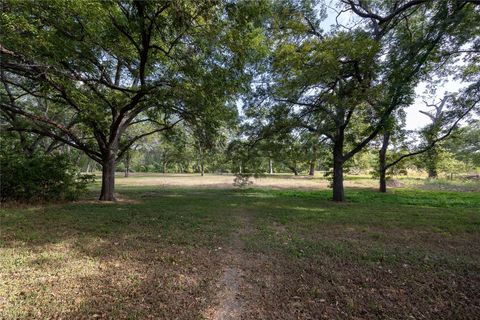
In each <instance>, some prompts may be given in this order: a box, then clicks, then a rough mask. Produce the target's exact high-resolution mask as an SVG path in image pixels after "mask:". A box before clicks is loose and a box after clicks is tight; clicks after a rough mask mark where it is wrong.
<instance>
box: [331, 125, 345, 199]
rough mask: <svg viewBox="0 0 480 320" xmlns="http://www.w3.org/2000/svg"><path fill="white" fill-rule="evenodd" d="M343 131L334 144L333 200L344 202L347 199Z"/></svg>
mask: <svg viewBox="0 0 480 320" xmlns="http://www.w3.org/2000/svg"><path fill="white" fill-rule="evenodd" d="M344 162H345V160H344V159H343V132H340V133H339V134H338V135H337V137H336V140H335V142H334V146H333V182H332V187H333V201H336V202H342V201H344V200H345V192H344V190H343V164H344Z"/></svg>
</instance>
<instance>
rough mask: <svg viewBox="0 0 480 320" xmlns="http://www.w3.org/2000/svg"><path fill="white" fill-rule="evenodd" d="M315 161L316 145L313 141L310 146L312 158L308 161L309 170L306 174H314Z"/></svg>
mask: <svg viewBox="0 0 480 320" xmlns="http://www.w3.org/2000/svg"><path fill="white" fill-rule="evenodd" d="M316 162H317V146H316V144H315V143H313V146H312V159H311V161H310V170H308V175H309V176H312V177H313V176H314V175H315V163H316Z"/></svg>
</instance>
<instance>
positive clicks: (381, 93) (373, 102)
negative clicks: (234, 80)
mask: <svg viewBox="0 0 480 320" xmlns="http://www.w3.org/2000/svg"><path fill="white" fill-rule="evenodd" d="M470 2H472V1H447V0H445V1H405V2H403V3H402V4H399V2H398V1H395V2H392V1H378V2H374V3H372V2H365V1H354V0H345V1H342V3H343V4H344V8H343V10H348V11H351V12H352V13H354V14H355V15H356V16H357V20H358V21H357V23H356V27H352V28H350V29H347V30H341V28H340V27H338V28H335V29H333V30H332V31H331V32H329V33H326V32H322V29H321V27H320V20H321V13H318V12H316V10H315V8H318V5H317V4H316V3H313V4H312V3H310V2H307V3H306V4H305V2H300V3H298V2H296V1H290V2H287V4H286V5H285V4H284V3H283V2H282V3H281V4H280V5H279V6H278V8H277V10H276V16H275V17H276V18H275V19H273V21H272V23H271V25H272V26H273V27H272V30H273V31H272V36H271V38H272V41H273V45H272V46H273V48H274V51H273V57H272V59H271V61H272V63H271V67H270V70H269V72H270V75H269V76H265V77H264V78H265V81H264V86H263V87H262V90H263V91H264V92H266V94H267V95H268V96H269V97H270V98H269V99H264V100H263V102H262V103H264V104H269V105H275V106H276V108H278V107H280V108H283V109H284V112H277V113H278V114H283V115H284V117H285V116H286V117H288V118H289V119H290V120H291V123H292V125H293V126H295V127H297V128H303V129H305V130H308V131H310V132H312V133H315V134H318V135H319V136H324V137H327V138H328V139H329V140H330V141H331V146H332V153H333V200H334V201H343V200H344V189H343V173H344V164H345V162H347V161H348V160H350V159H351V158H352V157H353V156H354V155H355V154H357V153H358V152H360V151H361V150H362V149H364V148H365V147H366V146H367V145H368V144H369V143H370V142H371V141H372V140H373V139H374V138H375V137H376V136H377V135H378V134H379V132H380V131H381V130H382V128H383V127H384V126H385V124H386V122H387V121H388V119H389V117H390V115H391V114H392V112H394V111H395V110H398V109H399V108H401V107H403V106H405V105H408V104H409V103H410V102H411V100H412V98H413V91H414V88H415V86H416V84H417V83H418V81H419V80H420V79H421V78H422V77H425V76H426V75H427V74H428V73H429V72H430V71H431V70H432V68H433V67H434V66H435V65H437V64H438V63H439V60H438V58H439V52H440V51H442V52H443V51H448V52H453V51H456V50H457V49H458V48H459V47H460V46H461V45H462V44H464V43H465V42H466V41H468V40H467V38H468V37H463V36H462V37H457V31H458V29H462V30H464V29H465V30H467V28H468V26H467V22H470V21H471V20H470V19H471V15H475V14H477V13H476V12H475V11H474V10H471V9H472V6H473V4H471V3H470ZM472 3H473V2H472ZM472 12H473V13H472ZM477 15H478V14H477ZM426 16H428V17H429V19H424V17H426ZM467 33H468V32H467ZM442 61H443V62H445V60H442ZM280 121H281V122H285V120H284V119H281V120H280ZM347 143H348V145H350V149H348V150H345V147H346V144H347Z"/></svg>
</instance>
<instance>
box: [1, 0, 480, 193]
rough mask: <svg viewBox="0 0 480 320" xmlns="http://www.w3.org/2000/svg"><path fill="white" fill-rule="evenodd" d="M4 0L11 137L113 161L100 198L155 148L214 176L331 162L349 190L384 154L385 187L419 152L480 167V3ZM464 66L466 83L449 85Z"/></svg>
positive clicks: (104, 165) (15, 147)
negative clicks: (355, 175) (351, 174)
mask: <svg viewBox="0 0 480 320" xmlns="http://www.w3.org/2000/svg"><path fill="white" fill-rule="evenodd" d="M2 9H3V10H2V14H1V15H0V27H1V30H2V31H1V32H2V37H1V39H0V55H1V59H0V68H1V69H0V71H1V72H0V80H1V82H2V86H1V88H0V94H1V95H0V107H1V113H0V116H1V117H0V120H1V123H0V125H1V132H0V133H1V137H0V138H1V139H0V142H1V143H2V145H8V146H9V148H7V149H8V150H9V152H10V151H11V152H17V153H18V154H22V155H23V156H24V157H26V158H28V157H32V156H33V155H35V154H38V153H42V154H47V155H48V154H52V155H53V154H58V153H63V154H71V157H70V158H73V157H75V158H76V159H75V161H76V163H79V162H80V161H84V162H85V160H86V159H85V157H88V162H90V161H91V162H93V163H95V165H96V166H99V167H101V170H102V188H101V192H100V197H99V198H100V200H105V201H112V200H115V193H114V191H115V171H116V169H117V168H118V167H119V165H120V166H124V167H125V168H126V172H127V174H128V172H129V170H130V169H133V170H135V169H134V168H136V167H135V166H136V165H137V164H136V163H135V161H137V160H138V159H137V158H138V157H139V156H141V157H143V161H144V166H145V169H146V170H147V168H149V169H148V170H150V168H152V167H151V166H153V169H155V170H161V171H167V170H171V169H172V167H173V166H175V167H177V168H178V169H179V170H180V171H182V170H183V171H185V170H186V168H195V170H196V171H198V172H199V173H201V174H203V173H204V172H208V171H210V170H230V171H231V172H234V173H239V174H242V175H249V174H256V173H259V172H272V171H274V167H275V166H276V167H277V168H275V169H276V170H278V169H279V165H281V166H282V169H288V170H290V171H291V172H292V173H293V174H298V173H299V172H300V171H308V172H309V173H311V174H314V171H315V168H316V167H317V166H321V167H322V168H325V169H326V171H329V172H331V179H332V189H333V196H332V199H333V200H334V201H344V199H345V192H344V188H343V180H344V174H345V172H346V171H347V170H349V168H351V167H354V166H355V163H358V162H359V161H361V158H362V157H365V155H369V156H368V157H370V158H372V156H371V155H372V154H375V153H377V155H375V157H374V158H375V159H376V160H375V161H369V162H368V163H369V164H368V166H370V167H374V168H375V172H376V174H377V176H378V177H379V185H380V187H379V190H380V191H381V192H385V191H386V178H387V176H388V175H389V174H391V172H393V171H394V170H399V168H401V167H402V166H405V163H413V162H415V161H416V162H417V163H416V165H415V166H417V167H418V168H424V167H425V168H426V170H427V171H428V173H429V176H430V177H432V178H434V177H436V176H437V175H438V171H439V170H440V168H441V165H440V164H441V160H442V159H443V160H442V161H444V162H445V159H447V158H448V157H450V159H455V161H457V162H456V164H454V165H456V166H458V165H459V163H460V162H461V163H463V164H464V165H465V168H467V167H469V168H473V167H474V166H476V164H477V163H478V140H475V139H476V138H475V137H478V121H477V122H472V121H473V120H472V119H475V117H474V116H473V117H472V115H475V114H478V111H479V101H480V54H479V53H480V41H479V39H480V23H478V21H480V3H479V1H476V0H435V1H433V0H397V1H390V0H378V1H360V0H338V3H337V8H336V9H335V8H333V10H337V9H338V12H337V19H336V21H337V22H336V24H335V25H332V26H330V27H326V26H325V23H324V22H325V19H326V17H327V9H328V5H327V4H326V3H325V2H324V1H321V0H309V1H303V0H302V1H301V0H285V1H270V0H258V1H245V0H237V1H235V0H234V1H220V0H209V1H200V2H199V1H191V0H182V1H167V0H165V1H136V0H132V1H130V0H120V1H92V2H88V3H86V2H81V1H67V2H62V3H59V2H54V1H34V0H25V1H14V0H7V1H4V2H3V4H2ZM347 12H348V13H349V14H350V16H351V18H350V21H347V22H343V21H341V15H342V14H344V13H347ZM339 19H340V21H339ZM452 78H454V79H457V81H460V82H462V84H463V86H462V87H461V88H460V89H458V90H457V92H447V93H445V94H443V93H442V92H440V88H441V87H442V84H444V83H445V81H447V80H448V79H452ZM420 83H427V91H428V92H427V93H426V98H427V99H430V100H429V101H430V103H427V104H426V109H425V110H423V113H424V114H425V115H426V116H427V117H429V118H430V120H431V123H430V124H429V125H427V126H426V127H425V128H423V129H422V130H421V131H419V132H416V133H411V132H408V131H407V130H405V108H407V107H409V106H411V105H412V104H413V103H414V101H415V99H416V98H417V94H416V92H415V89H416V88H417V86H418V85H419V84H420ZM239 101H241V103H242V105H243V110H242V115H239V114H238V111H237V104H238V103H239ZM464 123H470V124H471V128H473V129H472V130H470V129H469V127H468V126H465V127H461V126H460V125H461V124H464ZM473 123H475V124H473ZM455 137H456V138H455ZM458 137H462V138H458ZM472 137H473V138H472ZM455 139H457V140H456V141H457V142H456V143H455V144H451V143H450V142H451V141H455ZM468 139H473V140H468ZM461 140H465V141H466V143H464V146H463V148H464V149H462V147H461V145H462V143H460V141H461ZM449 143H450V144H449ZM10 146H11V147H12V148H10ZM2 147H3V146H2ZM465 154H469V156H466V155H465ZM442 157H443V158H442ZM13 158H14V157H13ZM13 158H12V157H5V159H13ZM473 158H475V159H473ZM39 159H40V158H39ZM418 159H421V160H419V161H417V160H418ZM39 161H40V160H39ZM452 163H455V162H452ZM87 165H90V166H91V165H92V164H91V163H90V164H87ZM449 170H450V172H451V171H452V170H453V169H449Z"/></svg>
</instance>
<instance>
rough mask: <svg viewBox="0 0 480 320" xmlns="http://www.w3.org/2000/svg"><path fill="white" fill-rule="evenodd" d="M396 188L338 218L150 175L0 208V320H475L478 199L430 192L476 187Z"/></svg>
mask: <svg viewBox="0 0 480 320" xmlns="http://www.w3.org/2000/svg"><path fill="white" fill-rule="evenodd" d="M402 181H403V180H402ZM409 181H410V180H408V179H405V183H406V184H407V185H408V186H410V187H409V188H398V189H394V190H392V191H391V192H389V193H388V194H379V193H376V192H375V191H374V190H372V189H371V187H375V186H376V182H375V181H372V180H369V179H367V178H366V177H359V178H352V177H351V178H349V179H348V180H347V183H346V185H347V189H346V193H347V200H348V201H347V202H346V203H340V204H338V203H332V202H331V201H329V198H330V196H331V190H329V189H326V186H327V185H328V183H327V181H326V180H324V179H322V178H314V179H312V178H308V177H299V178H293V177H283V176H275V177H270V178H264V179H260V180H257V181H255V183H254V184H253V188H248V189H238V188H233V187H232V177H231V176H206V177H203V178H202V177H199V176H187V175H180V176H175V175H171V176H167V177H165V176H162V175H153V174H152V175H143V176H141V175H137V176H132V177H130V178H127V179H124V178H118V179H117V192H118V193H119V198H120V201H119V202H117V203H100V202H98V201H96V200H94V198H95V197H96V195H97V193H98V185H95V186H94V187H92V194H91V195H90V196H89V197H87V198H86V199H85V200H82V201H80V202H78V203H70V204H51V205H37V206H23V207H17V208H4V209H3V210H2V212H1V215H0V219H1V220H0V222H1V229H0V231H1V233H0V319H51V318H54V319H59V318H62V319H92V318H93V319H95V318H100V319H149V318H151V319H321V318H325V319H345V318H351V319H379V318H380V319H478V318H480V246H479V245H478V243H480V210H478V209H479V208H480V194H479V193H478V192H457V191H448V190H443V189H452V190H479V189H478V182H477V183H461V182H451V183H448V182H442V183H440V184H439V185H441V186H440V187H438V186H435V185H434V186H433V187H429V186H431V185H432V183H423V182H420V180H411V181H410V182H409ZM412 186H415V187H416V188H413V187H412ZM462 188H463V189H462ZM438 189H442V190H438Z"/></svg>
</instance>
